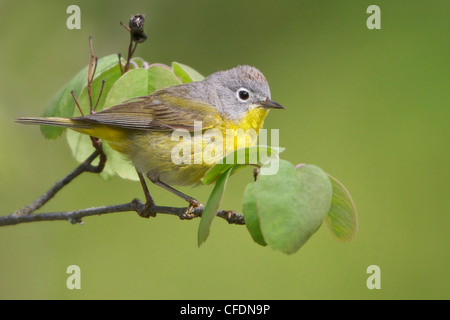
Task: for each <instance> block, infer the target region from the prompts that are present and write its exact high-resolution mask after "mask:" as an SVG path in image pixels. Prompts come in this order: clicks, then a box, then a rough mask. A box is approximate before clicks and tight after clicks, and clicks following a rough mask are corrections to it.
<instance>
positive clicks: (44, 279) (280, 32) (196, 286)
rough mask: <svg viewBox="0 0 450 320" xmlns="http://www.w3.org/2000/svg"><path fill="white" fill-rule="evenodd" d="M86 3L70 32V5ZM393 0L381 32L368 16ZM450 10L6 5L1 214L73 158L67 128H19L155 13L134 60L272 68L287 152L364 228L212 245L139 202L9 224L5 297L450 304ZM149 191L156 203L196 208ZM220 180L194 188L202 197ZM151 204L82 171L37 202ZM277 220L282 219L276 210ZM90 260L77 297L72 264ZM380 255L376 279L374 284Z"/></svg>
mask: <svg viewBox="0 0 450 320" xmlns="http://www.w3.org/2000/svg"><path fill="white" fill-rule="evenodd" d="M70 4H77V5H79V6H80V8H81V30H68V29H67V28H66V19H67V18H68V16H69V15H68V14H67V13H66V8H67V6H69V5H70ZM371 4H377V5H379V6H380V8H381V30H369V29H368V28H367V27H366V20H367V18H368V17H369V15H368V14H367V13H366V9H367V7H368V6H369V5H371ZM449 9H450V3H449V2H448V1H447V0H444V1H428V2H424V1H411V0H410V1H381V0H377V1H359V0H353V1H261V0H252V1H250V0H247V1H238V0H233V1H210V0H203V1H194V0H191V1H162V0H160V1H148V0H147V1H122V0H120V1H95V2H94V1H31V0H22V1H20V2H19V1H0V25H1V30H2V31H1V33H0V49H1V50H0V62H1V72H0V150H1V151H0V152H1V153H0V204H1V205H0V207H1V214H2V215H6V214H8V213H11V212H13V211H15V210H16V209H18V208H20V207H22V206H24V205H26V204H28V203H29V202H31V201H32V200H33V199H35V198H37V197H38V196H40V195H41V194H42V193H43V192H44V191H46V190H47V189H48V188H49V187H50V186H51V185H52V184H53V183H54V182H55V181H56V180H58V179H60V178H61V177H63V176H64V175H65V174H67V173H68V172H69V171H70V170H72V169H73V168H74V167H75V166H76V162H75V160H74V159H73V158H72V155H71V152H70V149H69V148H68V145H67V143H66V141H65V138H62V139H57V140H54V141H48V140H45V139H44V138H43V137H42V136H41V135H40V133H39V128H37V127H32V126H23V125H19V124H15V123H14V122H13V119H14V118H16V117H19V116H37V115H39V114H40V113H41V112H42V110H43V108H44V107H45V105H46V104H47V103H48V101H49V100H50V99H51V97H52V96H53V95H54V94H55V93H56V92H57V90H59V89H60V87H61V86H62V85H63V84H65V83H66V82H67V81H68V80H69V79H70V78H71V77H72V76H73V75H75V73H76V72H78V70H80V69H81V68H82V67H84V66H85V65H86V64H87V63H88V60H89V51H88V36H89V35H92V36H93V37H94V50H95V54H96V55H98V56H105V55H108V54H111V53H115V52H122V54H124V55H125V54H126V50H127V46H128V34H127V32H125V31H124V30H123V29H122V27H121V26H120V25H119V21H121V20H122V21H124V22H127V21H128V19H129V17H130V15H131V14H136V13H145V14H147V19H146V22H145V30H146V33H147V34H148V36H149V39H148V40H147V42H145V43H144V44H142V45H139V46H138V49H137V52H136V56H141V57H143V58H145V59H146V60H148V61H150V62H162V63H167V64H170V63H171V62H172V61H178V62H181V63H184V64H187V65H190V66H192V67H194V68H195V69H197V70H198V71H200V72H201V73H203V74H205V75H207V74H210V73H212V72H214V71H218V70H223V69H227V68H231V67H234V66H236V65H238V64H251V65H254V66H256V67H258V68H259V69H260V70H261V71H263V72H264V74H265V75H266V77H267V79H268V81H269V83H270V85H271V90H272V98H273V100H275V101H277V102H279V103H281V104H283V105H284V106H285V107H286V110H285V111H273V112H271V114H270V115H269V117H268V118H267V120H266V122H265V127H266V128H268V129H275V128H276V129H280V144H281V146H283V147H286V151H285V152H284V153H283V155H282V156H283V158H284V159H286V160H289V161H291V162H293V163H312V164H315V165H318V166H320V167H321V168H323V169H324V170H325V171H327V172H328V173H330V174H332V175H333V176H335V177H337V178H338V179H339V180H341V181H342V182H343V183H344V184H345V185H346V186H347V188H348V189H349V191H350V192H351V194H352V196H353V198H354V201H355V203H356V206H357V209H358V214H359V231H358V233H357V235H356V237H355V239H354V240H353V241H352V242H350V243H346V244H343V243H339V242H337V241H336V240H334V239H333V237H332V235H331V233H330V232H329V231H328V230H327V228H326V226H325V225H323V226H322V227H321V228H320V229H319V231H318V232H317V233H316V234H315V235H313V237H312V238H311V239H310V240H309V241H308V242H307V243H306V244H305V245H304V247H302V248H301V249H300V250H299V251H298V252H297V253H296V254H294V255H291V256H286V255H284V254H282V253H279V252H276V251H273V250H272V249H270V248H265V247H261V246H259V245H257V244H255V243H254V242H253V241H252V240H251V237H250V235H249V233H248V232H247V230H246V228H245V227H243V226H236V225H228V224H227V223H226V222H225V221H223V220H221V219H217V220H215V221H214V222H213V225H212V230H211V234H210V237H209V239H208V241H207V242H206V243H205V244H204V245H203V246H202V247H201V248H200V249H199V248H197V244H196V232H197V227H198V223H199V220H198V219H197V220H193V221H180V220H179V219H178V218H176V217H172V216H165V215H159V216H157V218H156V219H149V220H144V219H142V218H140V217H138V216H137V214H135V213H117V214H110V215H105V216H100V217H89V218H86V219H85V220H84V222H85V224H84V225H71V224H70V223H69V222H40V223H31V224H21V225H17V226H9V227H2V228H0V298H2V299H17V298H18V299H22V298H32V299H34V298H44V299H50V298H57V299H79V298H88V299H90V298H102V299H108V298H126V299H127V298H137V299H421V298H424V299H431V298H434V299H435V298H437V299H448V298H450V281H449V276H448V274H449V270H450V263H449V262H450V258H449V249H448V248H449V231H450V228H449V227H450V216H449V206H450V202H449V191H450V188H449V181H450V170H449V167H448V165H449V155H450V153H449V141H450V140H449V138H450V135H449V129H448V126H449V120H450V119H449V110H448V109H449V101H450V99H449V98H450V97H449V85H450V81H449V74H450V73H449V71H450V70H449V60H448V59H449V56H450V55H449V53H450V52H449V51H450V50H449V49H450V45H449V41H448V30H449V29H450V23H449V19H448V12H449ZM251 179H252V173H251V169H248V170H247V171H245V170H243V171H241V172H239V173H238V174H236V175H235V176H233V177H232V178H231V179H230V181H229V187H228V188H227V192H226V194H225V198H224V201H223V203H222V207H223V208H224V209H236V210H238V211H240V210H241V209H242V208H241V207H242V203H241V200H242V194H243V190H244V188H245V185H246V184H247V183H248V182H249V181H251ZM150 187H151V192H152V194H153V196H154V198H156V199H157V202H158V204H161V205H174V206H178V205H180V206H181V205H184V203H183V202H182V201H181V200H179V199H176V198H175V197H174V196H172V195H171V194H168V193H167V192H165V191H164V190H160V189H159V188H155V187H154V186H150ZM211 189H212V186H205V187H198V188H193V189H191V188H182V189H181V190H182V191H184V192H187V193H189V194H190V195H192V196H194V197H196V198H197V199H199V200H201V201H203V202H206V200H207V197H208V195H209V192H210V191H211ZM134 197H140V198H141V199H143V196H142V191H141V189H140V185H139V183H136V182H132V181H125V180H121V179H119V178H113V179H111V180H110V181H103V180H102V179H101V178H99V177H98V176H96V175H93V174H84V175H83V176H81V177H80V178H78V179H76V181H74V182H73V183H71V184H70V186H68V187H66V188H65V189H64V190H63V191H62V192H60V193H59V194H58V195H57V197H56V198H54V199H53V200H52V201H50V202H49V203H48V204H47V205H46V206H45V207H44V208H42V209H41V212H44V211H46V212H48V211H61V210H72V209H79V208H87V207H91V206H100V205H109V204H118V203H125V202H128V201H130V200H131V199H132V198H134ZM274 214H276V213H274ZM72 264H75V265H78V266H80V268H81V290H68V289H67V287H66V279H67V277H68V274H66V268H67V267H68V266H69V265H72ZM370 265H378V266H379V267H380V268H381V289H380V290H369V289H368V288H367V287H366V280H367V278H368V276H369V275H368V274H367V273H366V269H367V267H368V266H370Z"/></svg>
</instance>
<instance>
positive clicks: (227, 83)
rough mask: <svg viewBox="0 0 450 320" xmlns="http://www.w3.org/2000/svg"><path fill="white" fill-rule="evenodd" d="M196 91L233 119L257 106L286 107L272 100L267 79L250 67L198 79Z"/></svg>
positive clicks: (238, 67) (236, 68) (237, 68)
mask: <svg viewBox="0 0 450 320" xmlns="http://www.w3.org/2000/svg"><path fill="white" fill-rule="evenodd" d="M196 89H197V90H195V91H197V92H196V93H197V94H199V92H198V90H201V91H202V95H203V98H204V99H206V100H207V101H208V102H209V103H211V104H212V105H214V106H215V107H216V109H217V110H218V111H219V112H220V113H221V114H223V115H226V116H227V117H228V118H230V119H232V120H238V119H240V118H241V116H242V115H243V114H244V113H245V112H247V111H249V110H252V109H254V108H275V109H284V107H283V106H281V105H280V104H278V103H276V102H273V101H272V100H270V88H269V84H268V83H267V80H266V78H265V77H264V75H263V74H262V73H261V71H259V70H258V69H256V68H254V67H251V66H246V65H244V66H237V67H235V68H233V69H230V70H226V71H219V72H215V73H213V74H211V75H210V76H208V77H207V78H205V80H203V81H201V82H198V86H197V88H196Z"/></svg>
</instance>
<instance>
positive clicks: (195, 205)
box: [180, 199, 204, 220]
mask: <svg viewBox="0 0 450 320" xmlns="http://www.w3.org/2000/svg"><path fill="white" fill-rule="evenodd" d="M199 207H204V206H203V204H201V203H200V202H198V201H197V200H195V199H191V201H189V207H188V208H187V209H186V211H185V212H184V213H183V214H182V215H181V216H180V219H181V220H185V219H186V220H191V219H194V218H197V217H198V216H199V215H200V213H192V211H193V210H194V209H195V208H199Z"/></svg>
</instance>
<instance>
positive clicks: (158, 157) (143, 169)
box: [16, 65, 284, 207]
mask: <svg viewBox="0 0 450 320" xmlns="http://www.w3.org/2000/svg"><path fill="white" fill-rule="evenodd" d="M269 109H284V107H283V106H282V105H280V104H278V103H276V102H274V101H272V100H271V95H270V88H269V85H268V83H267V80H266V78H265V77H264V75H263V74H262V73H261V72H260V71H259V70H258V69H256V68H255V67H251V66H248V65H242V66H237V67H235V68H233V69H230V70H226V71H219V72H215V73H213V74H211V75H209V76H208V77H206V78H205V79H204V80H202V81H197V82H191V83H186V84H180V85H176V86H172V87H168V88H165V89H161V90H158V91H155V92H154V93H152V94H150V95H148V96H144V97H137V98H133V99H130V100H127V101H124V102H122V103H121V104H119V105H116V106H113V107H110V108H106V109H103V110H101V111H98V112H95V113H93V114H89V115H84V116H79V117H73V118H59V117H47V118H42V117H41V118H18V119H16V121H17V122H19V123H25V124H40V125H50V126H60V127H66V128H69V129H72V130H75V131H77V132H80V133H83V134H87V135H89V136H92V137H96V138H99V139H101V140H104V141H107V142H108V143H109V145H110V146H111V147H112V148H113V149H114V150H116V151H118V152H120V153H122V154H123V155H125V157H126V158H128V159H129V160H130V161H131V162H132V163H133V165H134V166H135V167H136V171H137V172H138V174H139V175H140V178H141V177H142V175H144V176H146V177H147V178H148V179H149V180H150V181H151V182H153V183H154V184H156V185H159V186H161V187H163V188H165V189H167V190H169V191H170V192H172V193H174V194H176V195H178V196H180V197H181V198H183V199H184V200H186V201H187V202H189V205H190V207H196V206H199V205H201V204H200V203H199V202H198V201H197V200H195V199H194V198H191V197H189V196H187V195H185V194H183V193H181V192H179V191H178V190H176V189H174V188H172V187H171V185H184V186H187V185H194V184H198V183H199V182H200V180H201V178H202V177H203V176H204V174H205V173H206V171H207V170H208V169H209V168H210V167H212V166H213V165H214V163H205V162H201V163H198V161H194V158H195V157H196V154H195V152H203V150H204V147H205V145H206V141H202V148H201V149H200V150H195V149H196V148H194V147H192V148H190V149H189V150H191V154H190V155H188V156H190V158H191V160H192V161H185V162H182V163H177V164H175V163H174V161H173V159H172V150H173V148H174V147H175V146H176V145H177V144H179V143H180V141H179V140H178V139H175V140H174V139H173V137H172V133H173V132H174V131H175V130H183V131H186V132H188V133H190V134H191V135H192V137H193V138H198V137H194V131H195V128H196V124H198V123H201V127H202V131H205V130H208V129H217V130H218V131H219V132H221V133H222V134H223V135H225V134H226V132H227V130H230V129H231V130H237V129H242V130H243V131H244V132H247V131H248V129H253V130H254V131H255V132H256V133H258V132H259V130H260V129H261V128H262V126H263V122H264V119H265V117H266V116H267V113H268V111H269ZM200 139H204V138H203V137H201V138H200ZM240 139H245V142H244V145H245V146H254V145H256V143H257V137H254V136H251V135H245V136H244V137H243V138H242V137H241V138H240ZM223 141H225V139H224V140H223ZM241 142H242V141H241ZM238 143H239V141H234V145H232V146H229V145H226V146H224V155H225V154H227V153H228V152H230V151H233V149H234V148H235V147H236V144H238ZM142 182H143V178H141V183H142ZM144 183H145V182H144ZM144 191H145V188H144ZM150 199H151V197H150Z"/></svg>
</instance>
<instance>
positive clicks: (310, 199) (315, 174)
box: [253, 160, 332, 254]
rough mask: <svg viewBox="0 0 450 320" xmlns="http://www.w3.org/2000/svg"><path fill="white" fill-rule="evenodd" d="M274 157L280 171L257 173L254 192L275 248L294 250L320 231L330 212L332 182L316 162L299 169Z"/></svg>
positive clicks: (266, 234) (267, 237)
mask: <svg viewBox="0 0 450 320" xmlns="http://www.w3.org/2000/svg"><path fill="white" fill-rule="evenodd" d="M272 161H278V166H279V169H278V173H277V174H274V175H263V176H261V175H260V176H258V179H257V181H256V183H255V188H254V191H253V195H254V198H255V202H256V207H257V212H258V216H259V221H260V225H261V232H262V234H263V237H264V240H265V241H266V242H267V243H268V244H269V246H271V247H272V248H274V249H275V250H279V251H282V252H284V253H287V254H292V253H294V252H296V251H297V250H298V249H299V248H300V247H301V246H302V245H303V244H304V243H305V242H306V241H307V240H308V239H309V238H310V237H311V235H312V234H314V233H315V232H316V231H317V229H318V228H319V226H320V225H321V223H322V221H323V219H324V218H325V216H326V214H327V213H328V211H329V209H330V204H331V197H332V188H331V183H330V180H329V179H328V177H327V175H326V174H325V172H323V170H321V169H320V168H318V167H316V166H314V165H304V166H301V167H300V168H298V169H296V168H295V166H294V165H293V164H291V163H290V162H288V161H285V160H271V162H272ZM266 165H273V164H270V163H269V164H266ZM275 165H276V164H275Z"/></svg>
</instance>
